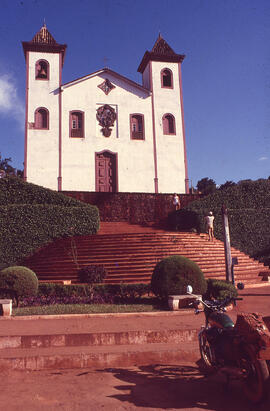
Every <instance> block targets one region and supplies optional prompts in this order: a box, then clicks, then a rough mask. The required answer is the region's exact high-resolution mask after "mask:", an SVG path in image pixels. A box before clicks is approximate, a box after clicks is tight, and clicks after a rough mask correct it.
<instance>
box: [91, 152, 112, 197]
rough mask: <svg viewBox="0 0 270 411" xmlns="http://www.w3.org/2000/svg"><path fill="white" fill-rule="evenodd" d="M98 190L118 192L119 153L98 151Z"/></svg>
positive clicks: (96, 160)
mask: <svg viewBox="0 0 270 411" xmlns="http://www.w3.org/2000/svg"><path fill="white" fill-rule="evenodd" d="M95 156H96V158H95V162H96V191H98V192H107V193H115V192H117V154H115V153H112V152H110V151H102V152H100V153H96V155H95Z"/></svg>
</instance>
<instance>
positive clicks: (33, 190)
mask: <svg viewBox="0 0 270 411" xmlns="http://www.w3.org/2000/svg"><path fill="white" fill-rule="evenodd" d="M8 204H13V205H14V204H54V205H61V206H66V207H78V205H79V204H80V205H81V207H84V206H85V204H84V203H80V202H78V200H75V199H73V198H71V197H67V196H65V195H64V194H62V193H58V192H57V191H53V190H50V189H48V188H44V187H41V186H38V185H36V184H32V183H27V182H25V181H23V180H22V179H21V178H18V177H14V176H7V177H5V178H1V179H0V205H8Z"/></svg>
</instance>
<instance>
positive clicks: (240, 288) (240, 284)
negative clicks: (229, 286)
mask: <svg viewBox="0 0 270 411" xmlns="http://www.w3.org/2000/svg"><path fill="white" fill-rule="evenodd" d="M237 288H238V290H243V289H244V288H245V285H244V284H243V283H238V284H237Z"/></svg>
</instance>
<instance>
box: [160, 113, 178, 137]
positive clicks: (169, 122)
mask: <svg viewBox="0 0 270 411" xmlns="http://www.w3.org/2000/svg"><path fill="white" fill-rule="evenodd" d="M162 124H163V134H175V119H174V116H173V115H172V114H164V116H163V118H162Z"/></svg>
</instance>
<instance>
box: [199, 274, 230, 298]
mask: <svg viewBox="0 0 270 411" xmlns="http://www.w3.org/2000/svg"><path fill="white" fill-rule="evenodd" d="M237 295H238V292H237V289H236V288H235V286H234V285H233V284H232V283H230V282H228V281H224V280H216V279H215V278H208V279H207V290H206V293H205V295H204V296H203V297H204V299H206V300H210V299H211V298H214V299H217V300H223V299H224V298H226V297H237Z"/></svg>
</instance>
